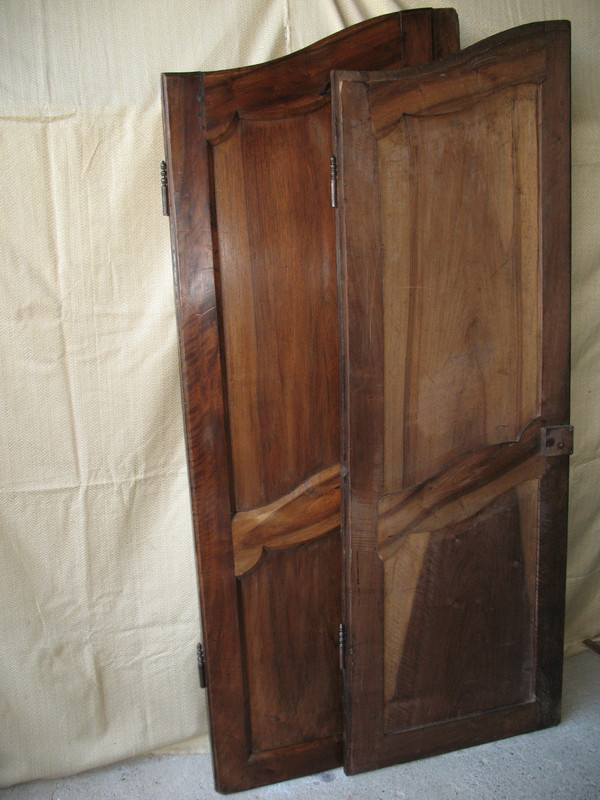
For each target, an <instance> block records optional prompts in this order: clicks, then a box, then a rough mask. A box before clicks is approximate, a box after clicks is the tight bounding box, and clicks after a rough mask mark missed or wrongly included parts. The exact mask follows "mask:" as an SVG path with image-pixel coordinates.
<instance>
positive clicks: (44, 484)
mask: <svg viewBox="0 0 600 800" xmlns="http://www.w3.org/2000/svg"><path fill="white" fill-rule="evenodd" d="M420 5H422V4H421V3H418V2H412V1H409V2H401V3H396V2H393V1H392V0H379V1H377V0H310V2H307V0H228V1H227V2H217V0H194V2H191V1H190V0H171V2H169V3H166V4H156V3H154V2H152V0H106V2H102V3H96V4H92V3H88V2H84V0H51V2H46V1H45V0H29V1H28V2H24V0H4V2H3V3H2V4H0V37H1V38H0V153H1V154H2V168H1V169H0V266H1V269H2V279H1V281H0V387H1V400H2V402H1V407H0V408H1V411H0V600H1V602H0V630H1V632H2V633H1V635H0V720H1V723H0V785H4V786H6V785H11V784H13V783H16V782H19V781H23V780H27V779H32V778H38V777H55V776H60V775H66V774H69V773H73V772H77V771H80V770H83V769H87V768H90V767H94V766H97V765H101V764H105V763H109V762H111V761H115V760H118V759H123V758H126V757H129V756H133V755H137V754H141V753H145V752H148V751H151V750H153V749H156V748H159V747H162V746H165V745H169V744H172V743H176V742H181V741H183V740H188V739H190V737H200V738H196V739H195V740H194V741H193V743H192V744H191V745H190V744H188V745H187V749H188V750H189V749H190V748H196V749H206V747H207V738H206V733H207V721H206V712H205V707H204V698H203V695H202V692H201V691H200V690H199V688H198V681H197V672H196V666H195V660H194V658H195V646H196V642H197V641H198V638H199V615H198V605H197V591H196V579H195V566H194V552H193V543H192V532H191V519H190V510H189V499H188V485H187V473H186V464H185V452H184V444H183V430H182V418H181V410H180V396H179V379H178V363H177V337H176V330H175V313H174V301H173V287H172V272H171V255H170V246H169V232H168V224H167V220H166V219H164V218H163V217H162V213H161V202H160V187H159V163H160V160H161V158H162V157H163V153H164V151H163V143H162V123H161V108H160V73H161V72H178V71H190V70H210V69H224V68H229V67H237V66H241V65H245V64H251V63H257V62H259V61H264V60H268V59H271V58H275V57H278V56H281V55H285V54H286V53H289V52H292V51H293V50H296V49H299V48H301V47H303V46H305V45H307V44H310V43H311V42H313V41H316V40H317V39H320V38H322V37H324V36H327V35H328V34H330V33H333V32H334V31H336V30H339V29H341V28H343V27H345V26H347V25H350V24H353V23H356V22H359V21H361V20H363V19H367V18H369V17H373V16H376V15H378V14H383V13H388V12H391V11H396V10H398V9H402V8H415V7H419V6H420ZM431 5H434V6H438V7H441V6H444V5H451V3H443V2H432V3H431ZM453 5H454V7H455V8H456V9H457V11H458V13H459V19H460V25H461V41H462V44H463V46H467V45H469V44H472V43H473V42H475V41H477V40H479V39H482V38H485V37H486V36H489V35H491V34H494V33H496V32H498V31H500V30H502V29H505V28H509V27H512V26H514V25H518V24H522V23H524V22H529V21H533V20H536V19H560V18H567V19H571V20H572V25H573V392H572V397H573V414H572V421H573V423H574V425H575V426H576V452H575V455H574V456H573V457H572V462H571V514H570V551H569V578H568V587H567V590H568V607H567V631H566V639H567V652H568V653H572V652H575V651H577V649H578V648H579V647H580V643H581V640H582V639H583V638H584V637H585V636H593V635H595V634H598V633H600V614H599V608H600V589H599V583H600V581H599V578H600V544H599V542H600V537H599V536H598V533H599V531H598V529H599V527H600V492H598V491H597V485H596V484H597V480H596V475H597V468H598V458H599V457H600V414H598V413H595V412H596V411H597V409H598V408H600V385H599V382H598V374H599V373H600V335H599V334H600V318H599V315H598V313H597V308H598V306H599V301H600V246H599V241H600V239H599V235H598V234H599V231H600V210H599V202H598V197H597V187H598V185H599V183H600V181H599V178H600V135H599V132H600V131H599V129H600V124H599V118H598V117H599V115H600V68H599V64H598V59H597V42H598V41H599V40H600V6H599V5H598V3H597V2H596V0H571V1H568V0H552V1H551V0H533V2H532V1H529V2H525V0H519V1H518V2H516V1H515V2H510V0H504V2H498V0H471V1H469V0H459V2H456V3H454V4H453Z"/></svg>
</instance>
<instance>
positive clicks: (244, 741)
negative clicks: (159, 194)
mask: <svg viewBox="0 0 600 800" xmlns="http://www.w3.org/2000/svg"><path fill="white" fill-rule="evenodd" d="M457 49H458V22H457V18H456V14H455V13H454V12H453V11H451V10H441V11H431V10H426V11H407V12H402V13H398V14H393V15H389V16H387V17H383V18H380V19H376V20H371V21H368V22H366V23H363V24H361V25H359V26H356V27H354V28H350V29H348V30H346V31H343V32H341V33H340V34H336V35H335V36H332V37H330V38H329V39H326V40H324V41H323V42H320V43H317V44H316V45H313V46H311V47H309V48H307V49H306V50H304V51H301V52H300V53H296V54H294V55H291V56H289V57H286V58H284V59H281V60H279V61H276V62H273V63H271V64H263V65H259V66H256V67H246V68H243V69H239V70H228V71H224V72H213V73H194V74H189V75H165V76H164V77H163V107H164V122H165V139H166V150H167V162H168V186H169V194H170V200H171V235H172V243H173V257H174V266H175V286H176V293H177V310H178V325H179V341H180V357H181V376H182V394H183V404H184V420H185V433H186V443H187V452H188V465H189V474H190V486H191V497H192V511H193V520H194V531H195V541H196V551H197V559H198V568H199V583H200V597H201V608H202V620H203V628H204V637H205V638H204V644H205V656H206V669H207V679H208V701H209V715H210V724H211V735H212V748H213V761H214V768H215V778H216V785H217V788H218V789H220V790H221V791H234V790H240V789H246V788H250V787H252V786H257V785H260V784H264V783H271V782H274V781H278V780H283V779H285V778H290V777H294V776H297V775H301V774H306V773H309V772H316V771H320V770H324V769H328V768H330V767H333V766H335V765H337V764H339V763H341V758H342V680H341V673H340V670H339V666H338V656H337V648H338V626H339V623H340V621H341V615H342V609H341V605H342V588H341V586H342V577H343V568H342V548H341V539H340V532H339V515H340V489H339V486H340V482H339V450H340V433H339V428H340V415H339V339H338V309H337V279H336V264H335V222H334V212H333V210H332V208H331V201H330V155H331V152H332V150H331V148H332V141H331V103H330V97H331V91H330V70H331V69H332V68H341V69H347V68H359V69H381V68H391V67H400V66H404V65H411V64H421V63H424V62H427V61H430V60H432V59H434V58H437V57H439V56H442V55H445V54H447V53H450V52H455V51H456V50H457Z"/></svg>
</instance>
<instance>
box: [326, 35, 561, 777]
mask: <svg viewBox="0 0 600 800" xmlns="http://www.w3.org/2000/svg"><path fill="white" fill-rule="evenodd" d="M333 102H334V109H335V112H334V113H335V124H336V149H337V157H338V170H339V188H338V195H339V210H338V217H339V219H338V222H339V236H340V244H339V265H340V281H341V284H340V285H341V291H340V295H341V298H340V299H341V305H342V312H341V320H342V330H343V340H344V341H343V359H344V364H345V379H344V386H343V388H342V396H343V411H342V413H343V419H344V425H343V427H344V461H343V470H342V471H343V474H344V475H345V480H344V517H345V523H344V525H345V548H346V549H345V557H346V586H347V593H346V608H345V625H346V638H347V644H346V659H345V668H346V681H345V687H346V689H345V712H346V724H347V730H346V754H345V764H346V769H347V771H348V772H350V773H354V772H360V771H363V770H366V769H373V768H376V767H380V766H384V765H388V764H392V763H396V762H399V761H404V760H408V759H412V758H416V757H420V756H424V755H431V754H434V753H439V752H442V751H445V750H449V749H454V748H457V747H463V746H466V745H472V744H476V743H479V742H483V741H486V740H490V739H494V738H500V737H504V736H508V735H511V734H515V733H522V732H525V731H528V730H532V729H534V728H538V727H542V726H545V725H549V724H552V723H555V722H556V721H557V720H558V717H559V708H560V692H561V668H562V632H563V605H564V584H565V543H566V511H567V485H568V484H567V481H568V471H567V470H568V459H567V458H565V457H564V456H565V455H567V454H568V453H569V452H570V447H571V431H570V430H569V428H568V427H566V423H567V422H568V419H569V269H570V266H569V265H570V241H569V236H570V234H569V225H570V220H569V208H570V200H569V25H568V23H562V22H559V23H546V24H544V23H540V24H533V25H529V26H525V27H523V28H519V29H516V30H514V31H509V32H506V33H505V34H501V35H499V36H496V37H494V38H492V39H490V40H487V41H485V42H482V43H480V44H479V45H476V46H474V47H471V48H469V49H468V50H465V51H463V52H462V53H460V54H459V55H457V56H453V57H449V58H447V59H444V60H443V61H442V62H440V63H438V64H435V65H429V66H426V67H422V68H416V69H414V70H403V71H401V72H397V73H387V74H386V73H341V74H337V75H336V77H335V81H334V88H333ZM555 426H558V427H555Z"/></svg>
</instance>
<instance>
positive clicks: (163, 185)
mask: <svg viewBox="0 0 600 800" xmlns="http://www.w3.org/2000/svg"><path fill="white" fill-rule="evenodd" d="M160 191H161V194H162V204H163V214H164V216H165V217H168V216H169V190H168V188H167V164H166V162H165V161H161V162H160Z"/></svg>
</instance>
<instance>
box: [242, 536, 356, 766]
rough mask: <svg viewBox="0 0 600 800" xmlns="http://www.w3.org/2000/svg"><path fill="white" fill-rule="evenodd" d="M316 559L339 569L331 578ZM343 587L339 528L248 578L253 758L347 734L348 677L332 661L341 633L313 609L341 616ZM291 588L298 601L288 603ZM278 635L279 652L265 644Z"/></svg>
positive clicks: (273, 556)
mask: <svg viewBox="0 0 600 800" xmlns="http://www.w3.org/2000/svg"><path fill="white" fill-rule="evenodd" d="M315 561H322V562H323V563H325V564H328V565H329V566H330V567H331V569H330V572H329V574H328V575H327V576H326V577H324V576H323V574H322V573H321V572H320V571H319V570H315V569H314V562H315ZM298 575H302V577H303V580H302V581H298ZM341 582H342V553H341V548H340V532H339V528H336V529H334V530H333V531H332V532H330V534H329V535H328V536H325V537H324V538H321V539H318V540H316V541H315V540H313V541H311V542H307V543H305V544H304V545H303V546H301V547H299V548H293V549H287V550H278V551H276V552H273V551H271V552H269V553H267V554H266V555H265V557H264V558H263V560H262V561H261V562H260V564H259V565H258V566H257V567H256V569H254V570H252V571H251V572H249V573H247V574H246V575H244V576H243V577H242V578H241V579H240V596H241V600H242V602H241V607H242V609H243V620H244V645H245V653H246V659H245V663H246V671H247V681H248V687H249V692H248V696H249V704H250V715H249V716H250V739H251V749H252V752H253V753H260V752H265V751H269V750H272V749H275V748H282V747H285V746H297V745H299V744H302V743H305V742H311V741H318V740H319V739H321V738H323V739H329V738H330V737H334V736H337V737H338V738H339V737H340V732H341V730H342V707H341V703H340V698H341V694H342V675H341V672H340V670H339V667H338V664H337V661H336V660H334V659H332V658H331V654H332V653H335V651H336V646H337V630H336V629H335V627H333V628H332V627H330V626H327V625H322V626H315V622H314V618H313V613H314V612H313V609H314V608H318V609H319V611H320V613H321V615H322V618H323V619H324V620H328V619H329V618H330V616H331V614H332V612H333V611H337V612H338V613H339V603H340V596H341ZM290 586H293V587H294V603H293V604H292V603H290V602H282V599H284V598H286V597H287V596H288V595H289V593H290ZM273 636H276V637H277V641H276V647H265V643H267V642H269V641H270V640H271V638H272V637H273ZM289 664H294V665H295V666H296V669H294V670H290V669H289V667H288V665H289ZM307 673H308V674H309V675H310V679H307ZM265 676H268V680H265Z"/></svg>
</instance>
